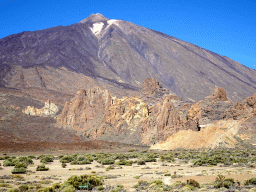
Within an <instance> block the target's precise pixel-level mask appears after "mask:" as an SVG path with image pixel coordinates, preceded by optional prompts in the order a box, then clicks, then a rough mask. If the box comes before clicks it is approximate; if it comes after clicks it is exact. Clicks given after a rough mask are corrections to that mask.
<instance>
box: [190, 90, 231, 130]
mask: <svg viewBox="0 0 256 192" xmlns="http://www.w3.org/2000/svg"><path fill="white" fill-rule="evenodd" d="M232 105H233V104H232V102H231V101H230V100H229V99H228V98H227V96H226V91H225V90H224V89H222V88H220V87H217V88H215V89H214V91H213V94H212V96H208V97H206V98H205V99H204V100H202V101H199V102H197V103H195V104H193V105H192V106H191V108H190V109H189V111H188V114H187V119H188V120H192V121H194V122H195V124H196V125H197V126H200V125H205V124H209V123H212V122H214V121H218V120H222V119H225V118H226V111H227V110H228V109H229V108H230V107H231V106H232Z"/></svg>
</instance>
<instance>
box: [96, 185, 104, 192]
mask: <svg viewBox="0 0 256 192" xmlns="http://www.w3.org/2000/svg"><path fill="white" fill-rule="evenodd" d="M104 189H105V188H104V187H103V186H102V185H101V186H99V187H98V188H97V190H98V191H103V190H104Z"/></svg>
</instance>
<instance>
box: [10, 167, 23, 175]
mask: <svg viewBox="0 0 256 192" xmlns="http://www.w3.org/2000/svg"><path fill="white" fill-rule="evenodd" d="M11 172H12V174H20V173H26V169H25V168H24V167H21V168H14V169H13V170H12V171H11Z"/></svg>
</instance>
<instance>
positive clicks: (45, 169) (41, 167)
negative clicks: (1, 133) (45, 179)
mask: <svg viewBox="0 0 256 192" xmlns="http://www.w3.org/2000/svg"><path fill="white" fill-rule="evenodd" d="M48 170H49V167H45V165H38V166H37V168H36V171H48Z"/></svg>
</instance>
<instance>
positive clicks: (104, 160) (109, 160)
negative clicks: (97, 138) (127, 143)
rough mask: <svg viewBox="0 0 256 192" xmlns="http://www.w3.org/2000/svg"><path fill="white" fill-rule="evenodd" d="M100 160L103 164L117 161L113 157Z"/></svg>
mask: <svg viewBox="0 0 256 192" xmlns="http://www.w3.org/2000/svg"><path fill="white" fill-rule="evenodd" d="M98 162H99V163H101V164H102V165H111V164H114V163H115V160H114V159H113V158H112V157H109V158H104V159H103V158H102V159H98Z"/></svg>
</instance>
